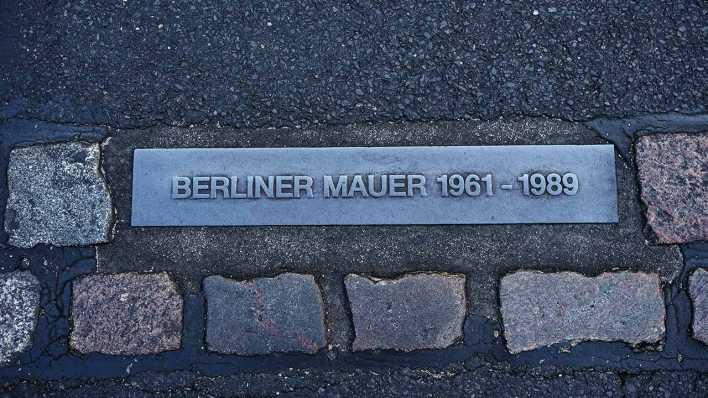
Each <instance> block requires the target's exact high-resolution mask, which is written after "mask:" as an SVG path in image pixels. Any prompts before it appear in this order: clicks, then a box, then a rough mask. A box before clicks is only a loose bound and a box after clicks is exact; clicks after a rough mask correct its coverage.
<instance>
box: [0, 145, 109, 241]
mask: <svg viewBox="0 0 708 398" xmlns="http://www.w3.org/2000/svg"><path fill="white" fill-rule="evenodd" d="M99 159H100V149H99V146H98V144H84V143H79V142H69V143H61V144H51V145H35V146H29V147H25V148H17V149H14V150H13V151H12V153H11V154H10V163H9V167H8V188H9V198H8V201H7V209H6V212H5V230H6V231H7V232H8V234H9V235H10V238H9V243H10V244H11V245H14V246H19V247H32V246H34V245H36V244H38V243H49V244H53V245H57V246H74V245H90V244H94V243H100V242H106V241H107V240H108V237H109V233H110V226H111V221H112V214H113V208H112V205H111V196H110V193H109V191H108V188H107V186H106V182H105V180H104V178H103V175H102V173H101V171H100V162H99Z"/></svg>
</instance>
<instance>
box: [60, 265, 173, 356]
mask: <svg viewBox="0 0 708 398" xmlns="http://www.w3.org/2000/svg"><path fill="white" fill-rule="evenodd" d="M182 306H183V304H182V297H181V296H180V294H179V292H178V291H177V287H176V286H175V284H174V282H173V281H172V279H170V277H169V276H168V275H167V274H166V273H161V274H136V273H125V274H115V275H100V274H99V275H89V276H86V277H83V278H81V279H79V280H78V281H76V282H74V289H73V302H72V311H71V315H72V321H73V328H72V331H71V347H72V348H73V349H75V350H77V351H79V352H82V353H90V352H100V353H104V354H113V355H140V354H150V353H157V352H162V351H167V350H176V349H179V347H180V342H181V336H182Z"/></svg>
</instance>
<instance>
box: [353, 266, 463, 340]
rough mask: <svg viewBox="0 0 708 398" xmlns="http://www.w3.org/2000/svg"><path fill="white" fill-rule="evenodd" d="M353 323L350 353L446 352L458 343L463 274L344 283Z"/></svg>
mask: <svg viewBox="0 0 708 398" xmlns="http://www.w3.org/2000/svg"><path fill="white" fill-rule="evenodd" d="M344 284H345V286H346V289H347V296H348V297H349V303H350V305H351V311H352V318H353V322H354V332H355V335H356V337H355V339H354V343H353V347H352V348H353V350H354V351H363V350H376V349H393V350H398V351H413V350H418V349H426V348H445V347H448V346H450V345H452V344H454V343H456V342H458V341H461V340H462V325H463V322H464V319H465V314H466V298H465V276H464V275H457V274H441V273H440V274H433V273H421V274H409V275H404V276H402V277H400V278H397V279H377V278H370V277H366V276H361V275H356V274H349V275H347V276H346V278H345V280H344Z"/></svg>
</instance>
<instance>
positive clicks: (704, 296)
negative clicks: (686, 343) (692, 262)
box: [688, 268, 708, 344]
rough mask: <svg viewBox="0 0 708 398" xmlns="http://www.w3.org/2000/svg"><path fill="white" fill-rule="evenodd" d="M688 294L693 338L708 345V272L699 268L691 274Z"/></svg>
mask: <svg viewBox="0 0 708 398" xmlns="http://www.w3.org/2000/svg"><path fill="white" fill-rule="evenodd" d="M688 292H689V295H690V296H691V304H692V305H693V325H692V329H693V338H695V339H696V340H700V341H702V342H703V343H705V344H708V271H706V270H705V269H702V268H699V269H697V270H695V271H694V272H693V274H692V275H691V280H690V283H689V287H688Z"/></svg>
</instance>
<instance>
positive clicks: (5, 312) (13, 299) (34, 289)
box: [0, 271, 39, 366]
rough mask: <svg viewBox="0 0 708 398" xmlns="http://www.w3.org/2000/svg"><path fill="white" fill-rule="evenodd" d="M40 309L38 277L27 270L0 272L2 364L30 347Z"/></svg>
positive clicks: (0, 362) (0, 351)
mask: <svg viewBox="0 0 708 398" xmlns="http://www.w3.org/2000/svg"><path fill="white" fill-rule="evenodd" d="M38 309H39V281H37V278H35V277H34V276H33V275H32V274H31V273H30V272H28V271H24V272H22V271H16V272H10V273H7V274H0V366H3V365H7V364H8V363H9V362H10V361H11V360H12V359H13V357H14V356H15V355H16V354H18V353H20V352H22V351H24V350H25V349H27V347H29V345H30V343H31V341H32V333H33V332H34V328H35V325H36V324H37V311H38Z"/></svg>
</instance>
